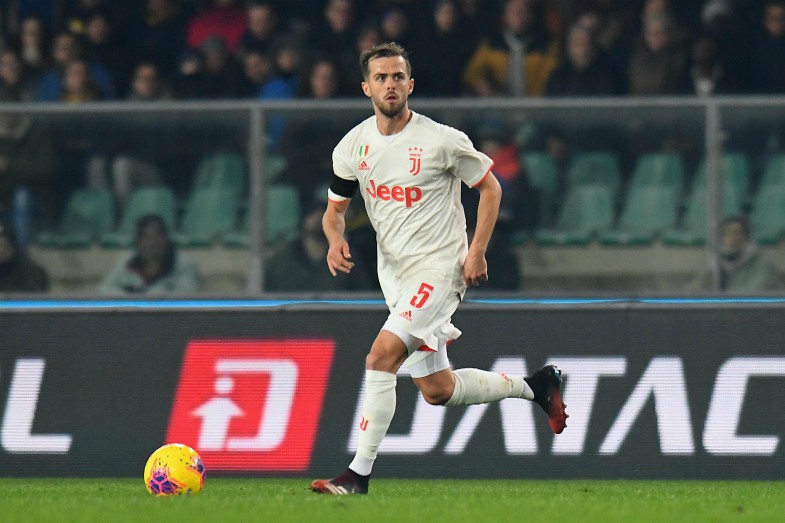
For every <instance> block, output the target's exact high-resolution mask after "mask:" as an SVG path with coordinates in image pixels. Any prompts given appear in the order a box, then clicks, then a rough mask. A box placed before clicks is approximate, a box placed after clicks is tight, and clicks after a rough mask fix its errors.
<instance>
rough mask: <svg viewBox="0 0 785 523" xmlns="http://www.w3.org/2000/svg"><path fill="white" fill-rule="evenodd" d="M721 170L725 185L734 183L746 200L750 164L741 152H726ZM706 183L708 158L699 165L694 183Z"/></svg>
mask: <svg viewBox="0 0 785 523" xmlns="http://www.w3.org/2000/svg"><path fill="white" fill-rule="evenodd" d="M720 172H721V173H722V180H723V185H724V186H727V185H733V186H734V187H735V188H736V194H738V195H739V196H740V197H741V198H742V201H745V200H746V199H747V197H748V195H749V190H750V164H749V161H747V157H746V156H744V155H743V154H741V153H725V154H723V155H722V158H721V166H720ZM695 184H698V185H706V160H703V161H702V162H701V163H700V165H699V166H698V171H697V173H696V175H695V181H694V182H693V185H695Z"/></svg>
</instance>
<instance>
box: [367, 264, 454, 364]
mask: <svg viewBox="0 0 785 523" xmlns="http://www.w3.org/2000/svg"><path fill="white" fill-rule="evenodd" d="M459 303H460V294H459V293H458V292H457V291H456V289H454V286H453V285H452V282H450V280H449V279H447V278H444V277H441V276H440V275H439V276H434V275H433V273H423V274H422V276H421V277H419V278H417V279H416V280H415V279H412V280H409V281H406V282H403V285H402V286H401V293H400V295H399V297H398V300H397V301H396V303H395V305H393V306H392V307H390V315H389V316H388V317H387V321H386V322H385V323H384V325H383V326H382V330H386V331H389V332H392V333H393V334H395V335H396V336H398V337H399V338H400V339H401V340H402V341H403V342H404V344H405V345H406V348H407V350H408V352H409V357H408V358H407V359H406V361H405V362H404V365H407V366H408V368H409V373H410V374H411V376H412V377H413V378H423V377H425V376H430V375H431V374H434V373H435V372H439V371H441V370H444V369H447V368H449V367H450V363H449V361H448V359H447V344H448V343H450V342H451V341H452V340H455V339H457V338H458V336H460V335H461V331H460V330H458V329H457V328H455V326H454V325H453V324H452V323H450V319H451V318H452V315H453V314H454V313H455V310H456V309H457V308H458V304H459Z"/></svg>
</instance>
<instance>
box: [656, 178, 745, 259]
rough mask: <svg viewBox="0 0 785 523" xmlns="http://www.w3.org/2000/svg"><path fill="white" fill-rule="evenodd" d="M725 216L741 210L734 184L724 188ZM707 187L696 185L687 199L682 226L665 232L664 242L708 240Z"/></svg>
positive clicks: (695, 243) (693, 243)
mask: <svg viewBox="0 0 785 523" xmlns="http://www.w3.org/2000/svg"><path fill="white" fill-rule="evenodd" d="M722 202H723V204H722V216H723V218H725V217H728V216H731V215H733V214H738V213H740V212H741V197H740V196H739V195H738V194H737V193H736V192H735V189H734V186H733V185H728V186H726V187H724V188H723V192H722ZM706 212H707V211H706V187H704V186H700V185H695V186H694V187H693V189H692V191H691V192H690V196H689V199H688V201H687V209H686V210H685V212H684V217H683V218H682V222H681V227H680V228H678V229H672V230H670V231H666V232H665V233H663V236H662V240H663V243H665V244H668V245H701V244H703V243H704V242H705V241H706Z"/></svg>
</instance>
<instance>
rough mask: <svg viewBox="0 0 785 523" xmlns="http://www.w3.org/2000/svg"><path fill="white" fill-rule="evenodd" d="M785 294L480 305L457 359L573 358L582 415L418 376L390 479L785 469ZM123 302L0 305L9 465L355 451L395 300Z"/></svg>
mask: <svg viewBox="0 0 785 523" xmlns="http://www.w3.org/2000/svg"><path fill="white" fill-rule="evenodd" d="M783 303H785V299H779V300H777V299H771V300H768V301H766V300H748V301H747V302H743V301H742V302H735V303H728V302H719V301H716V302H711V301H710V302H699V301H694V302H688V303H671V302H670V301H669V300H596V301H593V300H585V301H580V300H579V301H572V302H567V301H565V302H562V303H559V302H536V301H535V300H531V301H529V302H521V301H519V302H501V301H499V302H496V303H477V302H469V303H467V304H465V305H464V306H463V307H462V308H461V309H460V310H459V312H458V313H457V314H456V316H455V318H454V322H455V324H456V325H457V326H459V328H461V329H462V330H463V331H464V334H463V336H462V337H461V339H460V340H458V341H457V342H456V343H455V344H453V345H452V347H451V360H452V363H453V365H454V366H456V367H467V366H471V367H479V368H486V369H493V370H496V371H499V372H505V373H530V372H532V371H533V370H535V369H537V368H538V367H540V366H542V365H543V364H545V363H546V362H553V363H556V364H558V365H560V366H561V367H562V369H563V370H564V371H565V373H566V376H567V378H566V386H565V401H566V403H567V404H568V405H569V409H568V410H569V413H570V419H569V423H568V425H569V426H568V428H567V429H566V430H565V432H564V433H563V434H562V435H559V436H555V437H554V436H553V435H552V434H550V432H549V430H548V427H547V421H546V418H545V416H544V415H543V414H542V413H541V412H538V409H539V407H537V406H536V405H533V404H532V403H529V402H526V401H520V400H505V401H504V402H502V403H501V404H498V405H478V406H471V407H468V408H461V409H445V408H441V407H435V406H430V405H428V404H426V403H425V402H424V400H422V398H421V397H419V396H418V393H417V391H416V389H415V387H414V385H413V383H412V382H411V380H410V379H407V378H406V377H405V376H403V375H402V376H401V377H400V379H399V387H398V409H397V413H396V417H395V419H394V420H393V424H392V426H391V428H390V431H389V434H388V437H387V439H386V440H385V441H384V443H383V445H382V448H381V453H380V457H379V459H378V461H377V466H376V475H377V476H378V477H422V478H447V477H461V478H693V479H698V478H703V479H758V480H760V479H780V478H782V468H781V466H782V465H783V461H784V459H783V450H782V447H781V446H780V439H781V437H782V435H783V434H785V417H784V416H782V409H781V405H783V404H784V403H785V401H783V400H785V387H783V386H782V380H783V378H785V353H783V350H782V340H783V339H785V323H783V322H782V313H783ZM121 305H122V304H118V303H112V302H107V303H105V304H100V303H99V304H92V305H91V304H78V303H76V304H71V305H68V306H63V305H62V304H60V306H59V307H57V308H51V309H50V308H47V307H46V306H42V305H40V304H39V305H38V306H36V307H37V308H35V309H29V308H28V309H25V308H20V309H18V310H14V309H12V308H9V307H5V308H4V309H3V310H2V311H0V332H2V333H3V341H2V351H1V352H0V413H2V416H0V420H1V427H0V430H1V432H0V476H83V477H101V476H118V475H120V476H139V477H141V474H142V469H143V466H144V463H145V460H146V458H147V456H148V455H149V454H150V452H152V450H154V449H155V448H157V447H158V446H160V445H161V444H163V443H165V442H173V441H176V442H181V443H186V444H189V445H191V446H193V447H195V448H196V449H197V450H198V451H199V452H200V453H201V454H202V456H203V458H204V461H205V464H206V467H207V469H208V472H209V474H211V475H260V476H297V477H312V476H322V475H329V474H334V473H336V472H337V471H339V470H342V469H343V467H345V466H346V464H347V463H348V461H349V460H350V459H351V456H352V455H353V452H352V450H351V449H352V448H353V445H354V441H356V437H357V430H358V426H359V414H358V413H359V408H360V402H361V397H362V390H361V389H362V381H363V362H364V355H365V353H366V352H367V348H368V346H369V343H370V341H371V340H372V339H373V337H374V336H375V334H376V332H377V331H378V329H379V326H380V325H381V324H382V322H383V321H384V319H385V317H386V310H385V308H384V306H383V305H382V304H380V303H378V302H370V303H356V304H352V303H347V302H344V303H333V304H331V303H326V302H325V303H311V304H308V303H299V304H287V303H278V304H274V303H269V304H266V305H265V302H252V303H251V304H250V305H248V306H238V305H237V304H234V305H232V303H231V302H230V303H227V304H225V306H224V305H218V304H216V305H210V304H209V303H207V304H204V303H203V304H202V305H200V306H197V307H195V308H193V307H192V308H186V307H184V306H183V304H178V303H177V302H172V303H170V304H169V306H167V305H166V302H163V304H162V303H159V304H157V305H155V304H144V303H139V304H137V305H136V306H134V305H133V304H132V305H131V306H130V307H129V306H126V307H122V306H121ZM126 305H127V304H126ZM69 307H73V308H69Z"/></svg>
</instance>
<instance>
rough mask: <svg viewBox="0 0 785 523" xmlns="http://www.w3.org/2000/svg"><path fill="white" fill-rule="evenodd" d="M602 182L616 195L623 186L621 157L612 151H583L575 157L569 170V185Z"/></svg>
mask: <svg viewBox="0 0 785 523" xmlns="http://www.w3.org/2000/svg"><path fill="white" fill-rule="evenodd" d="M586 184H592V185H594V184H602V185H606V186H608V187H610V188H611V189H612V190H613V194H614V196H616V195H618V194H619V189H620V187H621V168H620V166H619V159H618V158H617V156H616V155H615V154H614V153H611V152H604V151H599V152H592V153H581V154H578V155H577V156H576V157H575V159H573V161H572V163H571V164H570V168H569V171H568V172H567V185H568V187H574V186H575V185H586Z"/></svg>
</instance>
